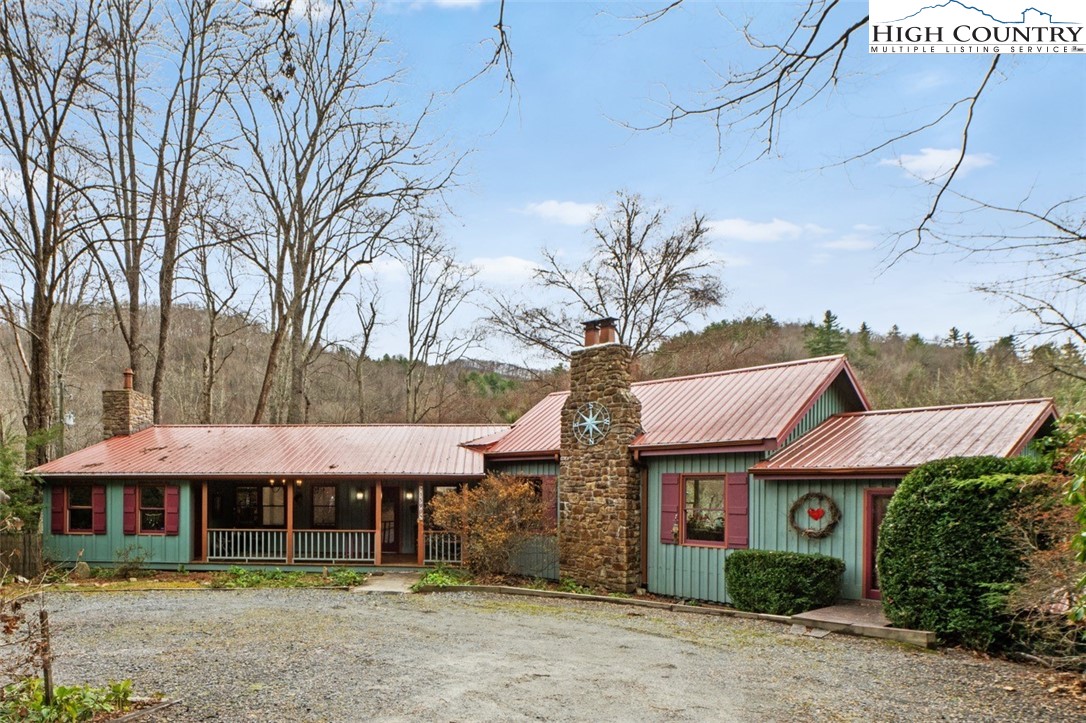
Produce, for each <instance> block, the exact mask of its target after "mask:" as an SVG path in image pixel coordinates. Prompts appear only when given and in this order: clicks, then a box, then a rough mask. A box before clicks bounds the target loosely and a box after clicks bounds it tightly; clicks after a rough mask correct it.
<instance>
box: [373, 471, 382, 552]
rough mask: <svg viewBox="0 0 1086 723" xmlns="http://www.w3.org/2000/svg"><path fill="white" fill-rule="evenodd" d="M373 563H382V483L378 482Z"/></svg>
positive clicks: (374, 516)
mask: <svg viewBox="0 0 1086 723" xmlns="http://www.w3.org/2000/svg"><path fill="white" fill-rule="evenodd" d="M373 526H374V527H375V528H376V529H375V530H374V533H373V564H374V565H380V564H381V483H380V482H378V483H377V491H376V493H375V494H374V495H373Z"/></svg>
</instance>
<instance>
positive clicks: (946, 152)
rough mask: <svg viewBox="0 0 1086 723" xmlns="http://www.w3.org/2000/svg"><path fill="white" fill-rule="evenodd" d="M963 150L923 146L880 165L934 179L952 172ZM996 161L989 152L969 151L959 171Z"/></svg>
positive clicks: (883, 161)
mask: <svg viewBox="0 0 1086 723" xmlns="http://www.w3.org/2000/svg"><path fill="white" fill-rule="evenodd" d="M960 155H961V151H960V150H959V149H957V148H921V149H920V153H918V154H915V155H914V154H909V153H905V154H902V155H901V156H899V157H897V158H884V159H882V160H881V161H879V165H880V166H900V167H901V168H904V169H905V171H906V172H907V173H908V174H909V175H911V176H915V177H916V178H920V179H922V180H925V181H934V180H935V179H937V178H939V177H940V176H945V175H946V174H948V173H950V169H951V168H953V167H954V164H955V163H957V161H958V157H959V156H960ZM993 163H995V156H992V155H991V154H988V153H967V154H965V157H964V158H962V162H961V169H960V170H959V173H967V172H969V171H972V170H973V169H975V168H984V167H985V166H990V165H992V164H993Z"/></svg>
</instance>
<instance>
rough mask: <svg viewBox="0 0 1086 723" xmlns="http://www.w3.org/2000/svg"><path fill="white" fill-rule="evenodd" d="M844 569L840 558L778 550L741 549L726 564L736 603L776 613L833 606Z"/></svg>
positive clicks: (793, 612) (749, 608) (742, 607)
mask: <svg viewBox="0 0 1086 723" xmlns="http://www.w3.org/2000/svg"><path fill="white" fill-rule="evenodd" d="M844 572H845V563H844V562H842V561H841V560H838V559H837V558H836V557H829V556H827V555H807V554H803V553H799V552H779V551H776V550H738V551H736V552H733V553H732V554H730V555H728V559H727V561H726V562H725V563H724V577H725V579H726V580H727V582H728V596H729V597H730V598H731V601H732V605H734V606H735V607H737V608H739V609H740V610H749V611H751V612H756V613H770V614H772V615H795V614H796V613H801V612H804V611H805V610H811V609H813V608H820V607H826V606H827V605H833V604H834V603H835V602H837V598H838V597H839V596H840V593H841V576H842V575H843V574H844Z"/></svg>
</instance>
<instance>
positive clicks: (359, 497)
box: [354, 490, 366, 500]
mask: <svg viewBox="0 0 1086 723" xmlns="http://www.w3.org/2000/svg"><path fill="white" fill-rule="evenodd" d="M354 498H355V499H356V500H364V499H366V491H365V490H358V491H357V492H355V493H354Z"/></svg>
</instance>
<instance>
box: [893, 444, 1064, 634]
mask: <svg viewBox="0 0 1086 723" xmlns="http://www.w3.org/2000/svg"><path fill="white" fill-rule="evenodd" d="M1044 467H1045V464H1044V462H1043V461H1042V460H1040V459H1033V458H1015V459H1003V458H1000V457H973V458H952V459H945V460H939V461H936V462H930V463H928V464H925V465H922V466H920V467H917V468H916V469H915V470H913V471H912V472H910V473H909V474H908V475H906V477H905V479H904V480H902V483H901V485H900V486H899V487H898V490H897V492H896V493H895V494H894V497H893V499H892V500H891V501H890V505H889V507H888V509H887V512H886V518H885V519H884V520H883V523H882V527H881V528H880V530H879V547H878V552H877V557H878V563H877V564H878V569H879V587H880V588H881V590H882V596H883V609H884V611H885V612H886V616H887V617H888V618H889V619H890V620H891V621H892V622H893V623H894V624H895V625H897V626H900V627H907V628H920V629H924V630H932V631H934V632H936V633H938V634H939V636H940V637H941V638H942V639H943V640H944V641H947V642H960V643H963V644H965V645H967V646H970V647H974V648H978V649H981V650H988V649H992V648H994V647H999V646H1002V645H1005V644H1006V643H1007V630H1008V619H1007V616H1006V615H1005V614H1004V613H1003V612H1001V610H1000V605H1001V601H1005V599H1006V597H1005V592H1006V590H1007V589H1008V588H1007V585H1008V584H1011V583H1015V582H1017V581H1019V580H1020V579H1021V576H1022V570H1023V567H1024V554H1025V551H1024V545H1023V544H1022V542H1021V540H1020V539H1017V538H1016V536H1015V535H1014V534H1013V531H1012V530H1011V528H1010V526H1009V525H1008V522H1009V520H1010V518H1011V516H1012V514H1013V509H1014V506H1015V504H1016V503H1017V501H1018V499H1019V490H1020V488H1021V484H1020V480H1019V477H1018V476H1017V475H1023V474H1035V473H1038V472H1041V471H1043V469H1044Z"/></svg>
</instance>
